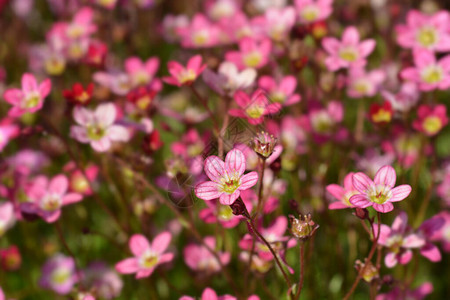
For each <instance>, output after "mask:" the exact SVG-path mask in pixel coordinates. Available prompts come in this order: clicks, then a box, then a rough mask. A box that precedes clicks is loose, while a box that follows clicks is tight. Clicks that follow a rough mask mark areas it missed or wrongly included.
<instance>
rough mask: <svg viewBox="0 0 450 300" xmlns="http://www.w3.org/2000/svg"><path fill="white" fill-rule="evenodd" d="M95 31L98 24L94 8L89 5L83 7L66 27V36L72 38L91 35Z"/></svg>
mask: <svg viewBox="0 0 450 300" xmlns="http://www.w3.org/2000/svg"><path fill="white" fill-rule="evenodd" d="M95 31H97V26H96V25H95V24H94V10H93V9H92V8H90V7H87V6H86V7H83V8H81V9H80V10H79V11H78V12H77V13H76V14H75V15H74V16H73V19H72V22H71V23H68V24H67V27H66V28H65V34H66V37H67V38H69V39H71V40H76V39H81V38H85V37H89V36H90V35H91V34H93V33H94V32H95Z"/></svg>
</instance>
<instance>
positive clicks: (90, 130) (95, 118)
mask: <svg viewBox="0 0 450 300" xmlns="http://www.w3.org/2000/svg"><path fill="white" fill-rule="evenodd" d="M116 114H117V110H116V108H115V106H114V104H112V103H106V104H100V105H99V106H98V107H97V108H96V109H95V111H92V110H89V109H87V108H84V107H81V106H77V107H75V108H74V109H73V118H74V119H75V121H76V122H77V123H78V124H79V125H73V126H72V127H71V128H70V134H71V136H72V137H73V138H75V139H76V140H77V141H79V142H80V143H89V144H90V145H91V146H92V148H94V150H95V151H98V152H105V151H107V150H108V149H109V148H110V147H111V143H112V142H115V141H121V142H126V141H128V140H129V139H130V134H129V132H128V130H127V129H126V128H125V127H124V126H121V125H114V121H115V119H116Z"/></svg>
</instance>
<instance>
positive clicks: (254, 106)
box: [228, 89, 281, 125]
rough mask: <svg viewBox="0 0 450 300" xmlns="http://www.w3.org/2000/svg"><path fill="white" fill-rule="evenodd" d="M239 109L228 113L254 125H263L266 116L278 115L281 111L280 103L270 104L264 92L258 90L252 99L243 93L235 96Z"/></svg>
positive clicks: (237, 93)
mask: <svg viewBox="0 0 450 300" xmlns="http://www.w3.org/2000/svg"><path fill="white" fill-rule="evenodd" d="M234 100H235V101H236V103H237V104H238V105H239V106H240V108H239V109H230V110H229V111H228V113H229V114H230V115H232V116H235V117H240V118H246V119H247V121H248V122H249V123H250V124H252V125H257V124H261V123H262V122H263V121H264V116H266V115H269V114H274V113H277V112H278V111H279V110H280V109H281V105H280V104H279V103H270V102H269V100H268V99H267V97H266V95H265V93H264V91H263V90H261V89H258V90H256V91H255V92H254V93H253V94H252V96H251V98H250V97H249V96H248V95H247V94H246V93H245V92H243V91H237V92H236V93H235V94H234Z"/></svg>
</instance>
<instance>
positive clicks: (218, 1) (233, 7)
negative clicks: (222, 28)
mask: <svg viewBox="0 0 450 300" xmlns="http://www.w3.org/2000/svg"><path fill="white" fill-rule="evenodd" d="M204 6H205V11H206V12H207V14H208V16H209V17H210V18H211V19H212V20H214V21H218V20H221V19H227V20H229V18H232V17H233V16H234V15H235V14H236V13H237V12H238V11H239V4H238V1H235V0H206V1H205V2H204Z"/></svg>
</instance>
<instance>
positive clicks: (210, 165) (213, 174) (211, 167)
mask: <svg viewBox="0 0 450 300" xmlns="http://www.w3.org/2000/svg"><path fill="white" fill-rule="evenodd" d="M205 173H206V175H207V176H208V177H209V179H211V180H212V181H215V182H219V181H220V179H221V178H222V176H223V174H224V173H225V163H224V162H223V161H222V160H221V159H220V158H219V157H217V156H215V155H211V156H209V157H208V158H206V159H205Z"/></svg>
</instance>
